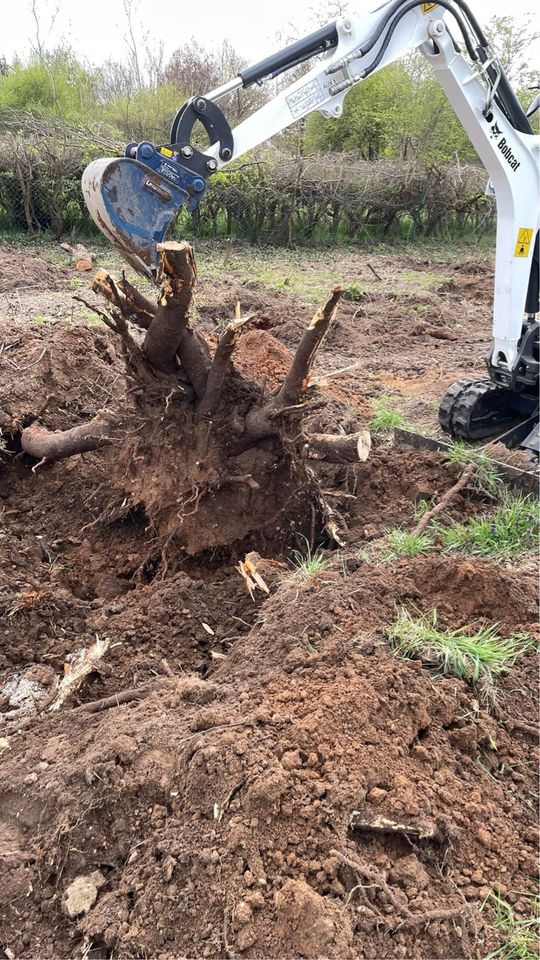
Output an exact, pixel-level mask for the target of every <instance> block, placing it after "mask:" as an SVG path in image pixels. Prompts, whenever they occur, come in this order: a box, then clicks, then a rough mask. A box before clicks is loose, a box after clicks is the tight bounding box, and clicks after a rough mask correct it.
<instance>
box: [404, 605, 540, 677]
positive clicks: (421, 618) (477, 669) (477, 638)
mask: <svg viewBox="0 0 540 960" xmlns="http://www.w3.org/2000/svg"><path fill="white" fill-rule="evenodd" d="M388 635H389V638H390V642H391V645H392V648H393V651H394V653H395V654H396V655H397V656H399V657H404V658H405V659H407V660H415V659H420V660H424V661H426V662H427V663H429V664H433V665H434V666H435V667H437V669H438V670H439V672H440V673H442V674H444V675H448V674H450V675H452V676H455V677H460V678H461V679H463V680H468V681H470V682H472V683H476V682H477V681H478V680H480V679H481V680H483V681H485V682H486V683H487V684H488V685H491V684H492V682H493V678H494V677H495V676H497V675H498V674H499V673H501V672H502V671H503V670H507V669H508V668H509V667H511V666H512V665H513V664H514V663H515V661H516V659H517V658H518V657H519V656H520V654H522V653H524V652H525V651H526V650H530V649H531V648H532V647H533V641H532V638H531V637H530V635H529V634H528V633H515V634H513V635H512V636H510V637H501V636H499V633H498V630H497V624H495V625H494V626H491V627H481V628H480V629H479V630H476V631H474V630H473V627H472V626H464V627H461V628H460V629H457V630H440V629H439V627H438V616H437V611H436V610H432V612H431V613H430V614H419V615H418V616H416V617H414V616H412V615H411V614H410V612H409V611H408V610H406V609H402V610H401V612H400V613H399V614H398V617H397V619H396V622H395V623H394V625H393V626H392V627H391V628H390V630H389V634H388Z"/></svg>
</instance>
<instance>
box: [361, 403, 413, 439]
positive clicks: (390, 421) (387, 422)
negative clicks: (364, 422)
mask: <svg viewBox="0 0 540 960" xmlns="http://www.w3.org/2000/svg"><path fill="white" fill-rule="evenodd" d="M408 426H409V424H408V422H407V418H406V417H405V416H404V414H403V413H400V411H399V410H396V408H395V407H394V405H393V403H392V400H391V398H390V397H378V399H377V400H375V401H374V403H373V416H372V418H371V420H370V422H369V427H370V430H371V432H372V433H380V434H383V435H388V434H391V433H392V431H393V430H395V429H396V427H399V428H401V429H402V430H406V429H407V427H408Z"/></svg>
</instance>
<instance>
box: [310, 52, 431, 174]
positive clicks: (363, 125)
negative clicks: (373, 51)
mask: <svg viewBox="0 0 540 960" xmlns="http://www.w3.org/2000/svg"><path fill="white" fill-rule="evenodd" d="M412 98H413V85H412V81H411V77H410V74H409V73H408V72H407V70H406V69H405V68H404V67H403V66H402V65H400V64H392V65H390V66H388V67H386V69H385V70H383V71H381V72H380V73H376V74H374V75H373V76H371V77H368V79H367V80H365V81H364V82H363V83H359V84H358V85H357V86H356V87H354V89H353V90H351V92H350V93H349V94H348V96H347V97H346V99H345V102H344V104H343V114H342V116H341V117H340V119H339V120H327V119H325V118H323V117H322V116H321V114H319V113H315V114H311V115H310V116H309V117H308V119H307V121H306V130H305V136H304V150H305V152H306V153H312V152H315V153H319V152H328V153H334V152H341V153H354V154H355V155H356V156H360V157H362V159H363V160H379V159H380V158H381V157H395V156H399V155H400V151H401V146H402V143H403V140H404V138H405V137H406V136H407V135H408V134H407V130H406V126H407V122H408V118H409V117H410V113H411V106H412Z"/></svg>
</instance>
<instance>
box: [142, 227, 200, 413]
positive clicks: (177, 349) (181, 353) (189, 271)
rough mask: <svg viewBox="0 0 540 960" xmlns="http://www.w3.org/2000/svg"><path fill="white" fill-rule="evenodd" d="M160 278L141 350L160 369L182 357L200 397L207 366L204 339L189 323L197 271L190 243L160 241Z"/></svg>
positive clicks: (165, 370)
mask: <svg viewBox="0 0 540 960" xmlns="http://www.w3.org/2000/svg"><path fill="white" fill-rule="evenodd" d="M158 251H159V254H160V257H161V267H160V276H161V278H162V281H163V285H162V288H161V293H160V296H159V305H158V309H157V311H156V315H155V317H154V319H153V320H152V323H151V324H150V327H149V328H148V331H147V333H146V336H145V338H144V342H143V351H144V353H145V354H146V357H147V359H148V361H149V363H150V364H151V365H152V366H153V367H154V368H155V369H156V370H159V371H161V372H163V373H174V372H175V370H176V369H177V366H178V363H177V360H176V355H177V354H178V357H179V358H180V360H181V363H182V366H183V367H184V369H185V371H186V373H187V375H188V377H189V380H190V381H191V384H192V386H193V389H194V391H195V393H196V395H197V397H203V396H204V393H205V390H206V381H207V378H208V372H209V370H210V364H211V361H210V351H209V349H208V345H207V344H206V341H205V340H204V339H203V338H202V337H200V336H199V335H198V334H197V333H196V332H195V331H194V330H193V328H192V327H191V325H190V321H189V309H190V306H191V302H192V298H193V293H194V289H195V282H196V276H197V272H196V269H195V260H194V258H193V250H192V248H191V246H190V245H189V243H176V242H172V241H170V242H168V243H160V244H158Z"/></svg>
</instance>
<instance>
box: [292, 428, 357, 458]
mask: <svg viewBox="0 0 540 960" xmlns="http://www.w3.org/2000/svg"><path fill="white" fill-rule="evenodd" d="M370 450H371V435H370V433H369V430H359V431H358V433H351V434H348V435H347V436H340V435H339V434H331V433H313V434H310V435H309V436H308V437H306V442H305V444H304V446H303V448H302V456H303V457H306V458H307V459H308V460H325V461H326V462H327V463H363V462H364V461H365V460H367V459H368V457H369V452H370Z"/></svg>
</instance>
